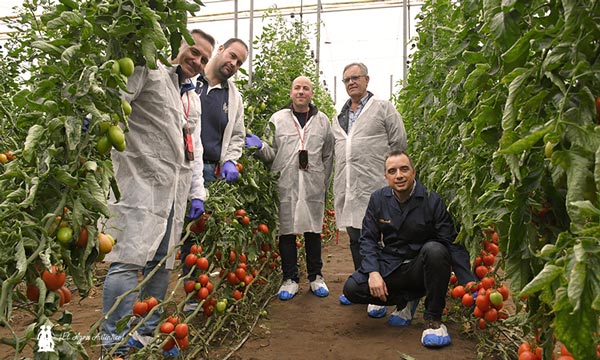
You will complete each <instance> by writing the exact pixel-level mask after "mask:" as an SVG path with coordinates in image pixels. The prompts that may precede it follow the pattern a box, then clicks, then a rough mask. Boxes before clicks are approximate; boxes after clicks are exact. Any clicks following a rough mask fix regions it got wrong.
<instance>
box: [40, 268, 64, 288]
mask: <svg viewBox="0 0 600 360" xmlns="http://www.w3.org/2000/svg"><path fill="white" fill-rule="evenodd" d="M66 279H67V274H66V273H65V272H64V271H61V270H60V269H59V268H58V267H57V266H56V265H52V268H51V269H50V271H48V269H45V270H44V272H43V273H42V280H44V284H46V288H48V290H54V291H56V290H58V289H60V287H61V286H63V285H64V284H65V280H66Z"/></svg>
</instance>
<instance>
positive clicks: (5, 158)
mask: <svg viewBox="0 0 600 360" xmlns="http://www.w3.org/2000/svg"><path fill="white" fill-rule="evenodd" d="M16 158H17V157H16V156H15V155H13V153H12V151H10V150H8V151H7V152H5V153H0V164H2V165H4V164H6V163H8V162H11V161H13V160H14V159H16Z"/></svg>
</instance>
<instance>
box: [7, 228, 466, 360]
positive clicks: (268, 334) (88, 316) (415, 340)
mask: <svg viewBox="0 0 600 360" xmlns="http://www.w3.org/2000/svg"><path fill="white" fill-rule="evenodd" d="M323 263H324V265H323V275H324V277H325V280H326V282H327V285H328V287H329V290H330V295H329V296H328V297H325V298H318V297H316V296H315V295H313V294H312V293H311V292H310V289H309V286H308V281H307V280H306V276H304V277H303V278H302V280H301V283H300V292H299V293H298V295H297V296H296V297H294V298H293V299H292V300H289V301H280V300H278V299H277V298H275V297H273V298H272V300H271V301H270V302H269V305H268V307H267V313H268V314H267V316H266V317H263V318H261V319H260V320H259V321H258V323H257V325H256V326H255V327H254V329H253V331H252V333H251V334H250V336H249V337H248V339H247V341H245V342H244V343H243V344H237V346H236V345H232V346H230V347H225V346H224V347H222V348H218V349H214V351H212V352H211V356H210V359H211V360H212V359H214V360H220V359H231V360H296V359H298V360H300V359H302V360H303V359H315V360H316V359H331V360H335V359H343V360H355V359H356V360H359V359H360V360H362V359H376V360H380V359H382V360H388V359H389V360H394V359H405V360H412V359H417V360H427V359H436V360H437V359H440V360H470V359H477V355H476V353H477V352H476V350H475V348H476V345H477V343H476V339H474V338H470V337H467V335H465V334H463V333H461V330H460V328H461V326H460V324H457V323H446V325H447V326H448V330H449V332H450V335H451V337H452V344H451V345H450V346H447V347H445V348H441V349H428V348H425V347H423V346H422V345H421V342H420V339H421V332H422V330H423V327H424V323H423V318H422V310H423V309H422V304H421V305H420V307H419V309H418V310H417V314H416V318H415V319H414V320H413V323H412V324H411V325H410V326H409V327H405V328H397V327H391V326H389V325H387V323H386V318H382V319H372V318H370V317H368V316H367V313H366V305H358V304H357V305H349V306H344V305H340V303H339V302H338V296H339V295H340V294H341V293H342V287H343V284H344V282H345V280H346V278H347V277H348V275H349V274H350V273H351V272H352V270H353V266H352V260H351V257H350V249H349V246H348V237H347V235H346V234H345V233H343V232H340V236H339V240H338V242H337V243H336V241H335V240H332V241H331V243H329V244H328V245H327V246H325V247H324V248H323ZM102 270H104V271H105V270H106V264H102V265H101V266H100V273H102ZM176 276H177V274H175V272H174V274H173V280H174V279H176ZM99 280H102V278H101V277H100V278H99ZM101 290H102V287H101V281H99V283H98V286H97V287H96V288H94V289H93V290H92V291H91V293H90V295H89V296H88V297H87V298H85V299H83V300H81V301H80V299H79V298H78V296H77V294H73V299H72V301H71V303H69V304H66V306H65V309H66V310H68V311H70V312H71V313H73V324H72V326H73V328H74V329H75V330H76V331H78V332H79V333H80V334H87V333H88V332H89V329H90V327H91V326H92V324H94V323H95V322H96V321H98V319H99V318H100V317H101V313H102V294H101ZM393 310H394V309H393V308H392V307H389V308H388V314H389V313H390V312H392V311H393ZM32 320H33V319H32V318H31V316H30V315H28V314H26V313H23V312H20V311H16V312H15V313H14V316H13V318H12V326H14V327H15V329H16V330H17V331H18V332H19V333H20V332H21V331H22V330H23V329H24V328H26V327H27V325H29V324H30V323H31V321H32ZM8 334H9V333H8V330H7V329H6V328H0V337H5V336H8ZM240 345H241V346H240ZM238 347H239V348H238ZM28 352H29V353H28ZM88 354H89V355H90V359H98V357H99V348H98V347H92V348H88ZM21 356H28V357H31V356H32V354H31V350H29V351H26V352H25V353H23V354H21ZM0 357H1V358H2V359H11V358H14V351H12V348H11V347H9V346H7V345H0Z"/></svg>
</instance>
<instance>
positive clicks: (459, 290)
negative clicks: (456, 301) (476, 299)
mask: <svg viewBox="0 0 600 360" xmlns="http://www.w3.org/2000/svg"><path fill="white" fill-rule="evenodd" d="M451 295H452V297H455V298H462V297H463V295H465V288H464V287H463V286H462V285H458V286H455V287H454V289H452V291H451Z"/></svg>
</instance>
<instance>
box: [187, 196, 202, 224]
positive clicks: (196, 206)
mask: <svg viewBox="0 0 600 360" xmlns="http://www.w3.org/2000/svg"><path fill="white" fill-rule="evenodd" d="M202 214H204V201H202V200H200V199H192V203H191V204H190V211H189V212H188V217H189V218H190V219H197V218H199V217H200V215H202Z"/></svg>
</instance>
